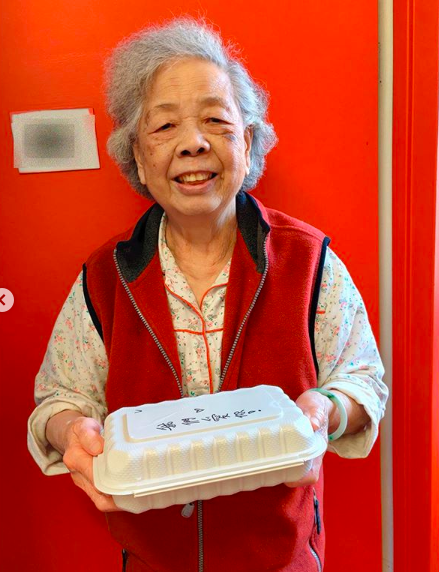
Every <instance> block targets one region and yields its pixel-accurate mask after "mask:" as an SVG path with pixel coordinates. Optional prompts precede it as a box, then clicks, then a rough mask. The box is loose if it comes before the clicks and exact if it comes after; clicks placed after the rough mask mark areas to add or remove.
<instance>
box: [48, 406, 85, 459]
mask: <svg viewBox="0 0 439 572" xmlns="http://www.w3.org/2000/svg"><path fill="white" fill-rule="evenodd" d="M78 417H83V414H82V413H81V412H80V411H76V410H73V409H69V410H65V411H61V412H60V413H57V414H56V415H54V416H53V417H51V418H50V419H49V420H48V422H47V423H46V439H47V441H48V442H49V443H50V444H51V445H52V447H53V448H54V449H56V450H57V451H58V453H60V454H61V455H64V453H65V451H66V449H67V445H68V438H67V435H68V430H69V426H70V425H71V424H72V423H73V421H75V420H76V419H77V418H78Z"/></svg>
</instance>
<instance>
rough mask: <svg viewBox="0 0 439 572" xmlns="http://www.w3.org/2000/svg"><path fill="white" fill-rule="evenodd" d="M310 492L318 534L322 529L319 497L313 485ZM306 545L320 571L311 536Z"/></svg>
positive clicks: (320, 566)
mask: <svg viewBox="0 0 439 572" xmlns="http://www.w3.org/2000/svg"><path fill="white" fill-rule="evenodd" d="M312 493H313V504H314V525H315V527H316V532H317V534H320V532H321V530H322V522H321V520H320V513H319V499H318V498H317V493H316V490H315V488H314V487H313V488H312ZM308 545H309V549H310V551H311V554H312V555H313V556H314V560H315V561H316V564H317V570H318V572H322V563H321V562H320V557H319V555H318V554H317V552H316V551H315V550H314V548H313V547H312V546H311V538H310V540H309V543H308Z"/></svg>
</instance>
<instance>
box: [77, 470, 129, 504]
mask: <svg viewBox="0 0 439 572" xmlns="http://www.w3.org/2000/svg"><path fill="white" fill-rule="evenodd" d="M72 479H73V482H74V483H75V485H77V486H78V487H79V488H80V489H82V490H83V491H84V492H85V493H86V494H87V495H88V496H89V497H90V499H91V500H92V501H93V502H94V504H95V506H96V508H98V509H99V510H100V511H101V512H115V511H118V510H121V509H120V508H118V507H117V506H116V504H115V502H114V500H113V497H111V495H106V494H104V493H101V492H100V491H98V490H97V489H96V488H95V487H94V486H93V485H92V484H91V483H90V482H89V481H88V480H87V479H86V478H85V477H84V476H83V475H81V474H80V473H76V472H75V473H72Z"/></svg>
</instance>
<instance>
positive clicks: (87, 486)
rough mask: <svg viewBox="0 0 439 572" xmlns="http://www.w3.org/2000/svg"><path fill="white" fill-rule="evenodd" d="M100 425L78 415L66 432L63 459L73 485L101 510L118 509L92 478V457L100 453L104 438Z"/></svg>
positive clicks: (93, 420) (110, 510)
mask: <svg viewBox="0 0 439 572" xmlns="http://www.w3.org/2000/svg"><path fill="white" fill-rule="evenodd" d="M100 431H101V425H100V424H99V423H98V421H96V420H95V419H91V418H87V417H78V418H77V419H75V420H74V421H73V422H72V424H71V427H70V428H69V434H68V446H67V448H66V451H65V453H64V456H63V461H64V464H65V465H66V467H67V468H68V469H69V471H70V473H71V477H72V479H73V482H74V483H75V485H77V486H78V487H80V488H81V489H82V490H83V491H84V492H85V493H86V494H87V495H88V496H89V497H90V498H91V500H92V501H93V502H94V504H95V505H96V507H97V508H98V509H99V510H100V511H102V512H112V511H116V510H120V509H119V508H118V507H117V506H116V504H115V503H114V500H113V498H112V497H111V496H110V495H106V494H104V493H102V492H100V491H98V490H97V489H96V488H95V486H94V480H93V457H94V456H97V455H99V454H100V453H102V451H103V449H104V439H103V438H102V436H101V434H100Z"/></svg>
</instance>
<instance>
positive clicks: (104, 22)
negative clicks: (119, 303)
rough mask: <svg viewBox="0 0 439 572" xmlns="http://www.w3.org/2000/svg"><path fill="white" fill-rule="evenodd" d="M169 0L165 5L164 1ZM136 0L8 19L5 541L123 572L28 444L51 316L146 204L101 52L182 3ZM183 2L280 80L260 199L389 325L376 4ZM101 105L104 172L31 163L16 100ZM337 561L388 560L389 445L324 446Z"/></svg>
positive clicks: (97, 519) (2, 328) (78, 504)
mask: <svg viewBox="0 0 439 572" xmlns="http://www.w3.org/2000/svg"><path fill="white" fill-rule="evenodd" d="M159 4H163V3H157V5H159ZM166 4H167V7H166V8H158V7H157V6H154V5H152V4H145V3H144V2H140V1H139V0H126V1H125V2H123V3H122V4H121V3H120V2H115V1H114V0H107V2H97V1H96V0H76V2H65V1H63V0H61V1H59V2H56V3H54V2H52V1H51V2H49V1H48V0H35V1H34V2H25V1H24V0H15V2H9V3H7V4H6V5H4V6H3V15H2V19H1V21H0V34H1V38H2V51H1V55H0V58H1V64H0V65H1V75H0V77H1V80H0V81H1V91H2V98H1V131H0V137H1V145H2V153H1V154H0V165H1V167H0V173H1V175H0V176H1V181H0V185H1V187H0V188H1V192H0V229H1V230H0V244H1V253H0V256H1V259H0V287H4V288H8V289H10V290H11V291H12V292H13V293H14V295H15V305H14V307H13V308H12V310H11V311H9V312H8V313H3V314H0V334H1V338H0V352H1V353H0V355H1V364H0V368H1V370H0V371H1V379H2V388H3V395H2V399H1V415H0V419H1V424H2V435H3V443H4V445H5V446H4V448H3V463H2V466H3V470H2V471H1V473H0V474H1V489H0V490H1V491H2V495H1V498H2V501H1V511H2V512H1V513H2V526H3V527H4V529H3V531H2V534H1V539H2V540H1V541H2V543H3V545H4V547H3V550H2V565H3V566H4V567H5V569H8V570H12V571H18V570H20V571H21V570H32V571H39V570H41V571H43V570H44V572H51V571H59V570H62V571H63V572H70V571H72V572H73V571H75V572H78V571H84V572H88V571H90V570H96V571H104V570H105V571H106V572H113V571H114V572H116V571H117V570H120V562H119V547H118V546H116V545H115V544H114V543H113V542H112V541H111V540H110V539H109V537H108V534H107V531H106V524H105V519H104V517H103V515H101V514H100V513H98V512H97V510H95V508H94V506H93V505H92V504H91V502H90V501H89V500H88V499H87V498H86V497H85V496H84V494H83V493H82V492H81V491H80V490H79V489H76V487H74V485H73V483H72V482H71V479H70V477H69V476H68V475H64V476H59V477H44V476H43V475H42V474H41V472H40V471H39V469H38V468H37V467H36V465H35V464H34V462H33V461H32V459H31V457H30V455H29V453H28V452H27V449H26V420H27V417H28V416H29V414H30V412H31V410H32V408H33V397H32V392H33V382H34V377H35V374H36V372H37V371H38V368H39V366H40V363H41V360H42V358H43V354H44V351H45V348H46V344H47V341H48V338H49V335H50V332H51V330H52V327H53V323H54V320H55V318H56V315H57V313H58V311H59V310H60V308H61V306H62V303H63V301H64V299H65V297H66V295H67V293H68V290H69V288H70V286H71V284H72V282H73V280H74V279H75V277H76V275H77V273H78V272H79V270H80V267H81V264H82V262H83V261H84V260H85V258H86V256H87V255H88V254H89V253H90V252H91V251H92V250H93V249H94V248H95V247H97V246H98V245H100V244H101V243H103V242H104V241H105V240H106V239H107V238H108V237H110V236H112V235H114V234H116V233H118V232H120V231H122V230H124V229H125V228H127V227H128V226H129V225H131V224H132V223H133V222H134V221H135V220H136V219H137V218H138V217H139V215H140V214H141V213H142V212H143V211H144V209H145V208H146V207H147V204H146V203H145V201H144V200H143V199H141V198H140V197H138V196H137V195H135V194H134V193H133V192H131V191H130V190H129V188H128V186H127V184H126V183H125V182H124V181H123V180H122V178H121V177H120V175H119V173H118V171H117V169H116V167H115V166H114V165H113V164H112V162H111V161H110V159H109V158H108V157H107V155H106V153H105V140H106V137H107V135H108V133H109V130H110V123H109V120H108V118H107V117H106V116H105V112H104V101H103V96H102V90H101V83H102V60H103V58H104V56H105V54H106V53H107V52H108V50H109V49H110V48H111V47H113V46H114V45H115V44H116V42H117V41H119V40H120V39H121V38H122V37H124V36H126V35H128V34H130V33H131V32H133V31H135V30H137V29H138V28H140V27H142V26H144V25H146V24H148V22H153V21H157V20H160V19H162V18H168V17H171V16H172V15H179V14H181V9H180V8H179V4H178V2H176V1H175V0H168V2H167V3H166ZM226 6H227V4H226V3H224V2H223V1H222V2H218V1H217V0H202V3H201V2H200V1H199V0H187V1H186V2H185V13H189V14H192V15H197V14H202V15H205V16H207V17H208V18H209V19H210V20H212V21H213V22H214V23H215V24H216V25H218V26H219V27H220V29H221V31H222V33H223V35H224V37H225V38H227V39H231V40H233V41H235V42H238V43H239V44H240V45H241V47H242V48H243V50H244V54H245V57H246V61H247V65H248V67H249V69H250V71H251V73H252V74H253V75H254V77H255V78H256V79H257V80H259V81H261V82H262V83H263V84H264V85H265V86H266V87H267V88H268V90H269V91H270V93H271V96H272V97H271V108H270V109H271V110H270V117H271V120H272V121H273V123H274V125H275V127H276V130H277V133H278V135H279V138H280V143H279V145H278V147H277V148H276V149H275V150H274V151H273V152H272V153H271V155H270V157H269V160H268V171H267V174H266V176H265V178H264V180H263V181H262V183H261V184H260V186H259V188H258V190H257V191H256V193H255V194H256V196H258V197H259V198H261V199H262V200H263V201H265V203H266V204H267V205H269V206H272V207H276V208H279V209H281V210H284V211H286V212H288V213H290V214H292V215H294V216H296V217H298V218H302V219H304V220H306V221H308V222H310V223H311V224H314V225H315V226H318V227H319V228H321V229H322V230H324V231H325V232H326V233H327V234H328V235H329V236H331V237H332V239H333V241H332V247H333V248H334V249H335V250H336V252H337V253H338V254H339V255H340V256H341V257H342V258H343V259H344V261H345V262H346V263H347V265H348V267H349V269H350V271H351V273H352V275H353V277H354V279H355V281H356V283H357V284H358V286H359V287H360V290H361V292H362V294H363V297H364V298H365V301H366V304H367V307H368V310H369V314H370V318H371V321H372V325H373V327H374V330H375V332H377V329H378V241H377V234H378V231H377V61H378V54H377V5H376V3H373V2H369V1H367V0H359V1H358V2H349V3H346V2H341V1H340V0H335V1H334V2H331V3H323V2H299V1H298V0H295V1H293V2H285V3H284V4H283V5H281V4H279V3H276V2H263V1H262V0H254V1H253V2H251V3H250V2H248V1H244V0H235V1H234V2H233V8H226ZM64 107H93V108H94V110H95V113H96V125H97V137H98V143H99V153H100V160H101V169H100V170H96V171H77V172H75V171H72V172H66V173H48V174H28V175H20V174H19V173H18V171H17V170H16V169H14V168H13V156H12V136H11V130H10V118H9V113H10V112H11V111H27V110H38V109H53V108H64ZM325 462H326V468H327V472H326V474H327V478H326V498H325V502H326V524H327V537H328V548H327V567H326V568H325V570H326V572H335V571H340V570H342V571H347V570H355V571H356V572H366V571H368V572H371V571H373V572H375V571H378V570H380V569H381V537H380V502H379V499H380V485H379V451H378V448H376V449H375V450H374V452H373V453H372V455H371V457H370V458H369V459H367V460H358V461H346V460H343V459H338V458H335V456H333V455H329V454H328V455H327V458H326V461H325Z"/></svg>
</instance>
